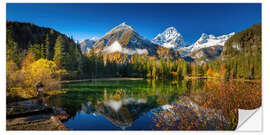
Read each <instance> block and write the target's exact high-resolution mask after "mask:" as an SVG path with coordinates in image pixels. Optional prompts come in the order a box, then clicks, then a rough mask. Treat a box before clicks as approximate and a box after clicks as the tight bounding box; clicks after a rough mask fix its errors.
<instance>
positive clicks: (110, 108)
mask: <svg viewBox="0 0 270 135" xmlns="http://www.w3.org/2000/svg"><path fill="white" fill-rule="evenodd" d="M228 85H233V87H235V88H233V89H243V88H242V87H245V89H247V88H249V87H247V86H249V85H250V88H254V87H253V86H254V84H250V83H228V82H220V81H216V80H214V81H209V80H208V81H207V80H192V81H185V80H182V81H155V80H127V81H124V80H121V81H94V82H77V83H68V84H64V88H65V89H66V90H67V93H64V94H59V95H56V96H52V97H50V98H49V101H48V102H49V104H50V105H52V106H55V107H58V108H62V109H64V110H65V111H66V112H67V113H68V114H69V115H71V117H70V118H69V119H68V120H66V121H64V124H65V125H66V126H67V127H68V128H70V129H71V130H164V129H172V130H178V129H181V130H198V129H203V130H218V129H222V130H227V129H228V130H229V129H235V126H236V125H237V117H238V116H237V115H238V114H237V108H239V107H240V108H241V105H242V106H244V107H245V108H247V109H252V108H256V107H258V106H260V103H259V104H258V103H255V102H260V96H261V95H260V92H259V94H258V92H255V93H254V92H251V94H254V96H257V97H258V98H255V101H248V102H249V103H246V102H244V103H238V102H239V101H235V100H234V97H233V96H232V97H229V96H228V95H229V94H231V93H228V92H226V91H225V92H222V93H221V92H220V91H222V90H220V91H219V89H226V88H222V87H220V86H224V87H226V86H228ZM242 85H243V86H242ZM255 85H256V86H260V85H259V84H255ZM238 87H239V88H238ZM255 88H256V90H253V89H252V90H248V91H260V87H258V88H257V87H255ZM217 91H218V92H217ZM223 91H224V90H223ZM241 92H242V91H241ZM241 92H240V91H238V93H237V94H239V95H241ZM222 94H224V95H222ZM226 94H227V95H226ZM256 94H257V95H256ZM249 95H250V94H249ZM224 96H225V97H226V96H228V97H226V98H224V99H223V97H224ZM251 96H252V95H251ZM254 96H253V97H254ZM237 98H239V97H237ZM228 99H229V100H228ZM243 100H245V99H243ZM213 103H214V104H213ZM250 103H251V104H250ZM245 104H249V105H248V107H246V105H245ZM225 105H226V106H229V107H226V106H225ZM239 105H240V106H239ZM250 105H252V106H250ZM242 108H243V107H242Z"/></svg>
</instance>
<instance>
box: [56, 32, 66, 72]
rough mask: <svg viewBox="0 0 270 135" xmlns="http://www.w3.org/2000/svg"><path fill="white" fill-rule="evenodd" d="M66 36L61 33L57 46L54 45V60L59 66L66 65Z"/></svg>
mask: <svg viewBox="0 0 270 135" xmlns="http://www.w3.org/2000/svg"><path fill="white" fill-rule="evenodd" d="M64 42H65V41H64V38H63V37H62V35H59V36H58V37H57V39H56V42H55V46H54V58H53V60H54V61H55V62H56V63H57V65H58V66H63V67H64V66H65V65H64V64H65V63H63V61H64V57H65V52H64V49H65V46H64Z"/></svg>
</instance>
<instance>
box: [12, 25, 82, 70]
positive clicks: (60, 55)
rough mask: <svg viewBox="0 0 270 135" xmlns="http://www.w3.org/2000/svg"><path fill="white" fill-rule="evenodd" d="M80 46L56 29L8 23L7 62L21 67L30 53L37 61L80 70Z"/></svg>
mask: <svg viewBox="0 0 270 135" xmlns="http://www.w3.org/2000/svg"><path fill="white" fill-rule="evenodd" d="M78 47H79V46H78V45H77V44H76V43H75V42H74V41H73V39H72V38H70V37H67V36H66V35H63V34H61V33H59V32H57V31H55V30H54V29H51V28H44V27H39V26H36V25H34V24H31V23H20V22H11V21H9V22H7V61H9V60H12V61H14V62H15V63H16V64H17V66H19V67H21V64H22V61H23V60H24V59H25V58H26V56H27V55H28V54H29V53H32V54H33V55H34V58H35V60H38V59H40V58H44V59H48V60H54V61H56V63H57V64H58V65H59V66H61V67H63V68H65V69H67V70H78V68H79V67H78V66H79V62H80V61H81V52H80V49H79V48H78Z"/></svg>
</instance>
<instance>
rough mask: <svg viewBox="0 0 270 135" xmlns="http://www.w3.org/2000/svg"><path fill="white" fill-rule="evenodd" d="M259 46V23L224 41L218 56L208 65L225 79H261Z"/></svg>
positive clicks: (260, 42) (260, 34)
mask: <svg viewBox="0 0 270 135" xmlns="http://www.w3.org/2000/svg"><path fill="white" fill-rule="evenodd" d="M261 47H262V28H261V24H255V25H253V26H252V27H250V28H248V29H246V30H243V31H241V32H239V33H237V34H235V35H234V36H233V37H231V38H230V39H229V40H228V41H227V42H226V43H225V47H224V50H223V52H222V54H221V56H220V58H219V59H218V60H217V61H215V62H213V63H212V64H211V65H210V67H211V68H212V69H214V70H215V71H216V72H219V73H220V72H221V73H223V74H224V77H225V78H227V79H229V78H244V79H261V67H262V54H261V53H262V51H261V49H262V48H261Z"/></svg>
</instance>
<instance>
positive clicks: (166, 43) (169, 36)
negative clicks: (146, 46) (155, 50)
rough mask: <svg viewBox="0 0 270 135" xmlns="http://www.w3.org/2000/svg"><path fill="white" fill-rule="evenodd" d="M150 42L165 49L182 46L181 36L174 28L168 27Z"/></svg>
mask: <svg viewBox="0 0 270 135" xmlns="http://www.w3.org/2000/svg"><path fill="white" fill-rule="evenodd" d="M152 42H153V43H154V44H158V45H160V46H163V47H166V48H179V47H181V46H184V40H183V36H182V35H181V34H180V33H179V32H178V31H177V30H176V28H174V27H169V28H167V29H166V30H165V31H164V32H162V33H161V34H158V35H157V36H156V37H155V38H153V39H152Z"/></svg>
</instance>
